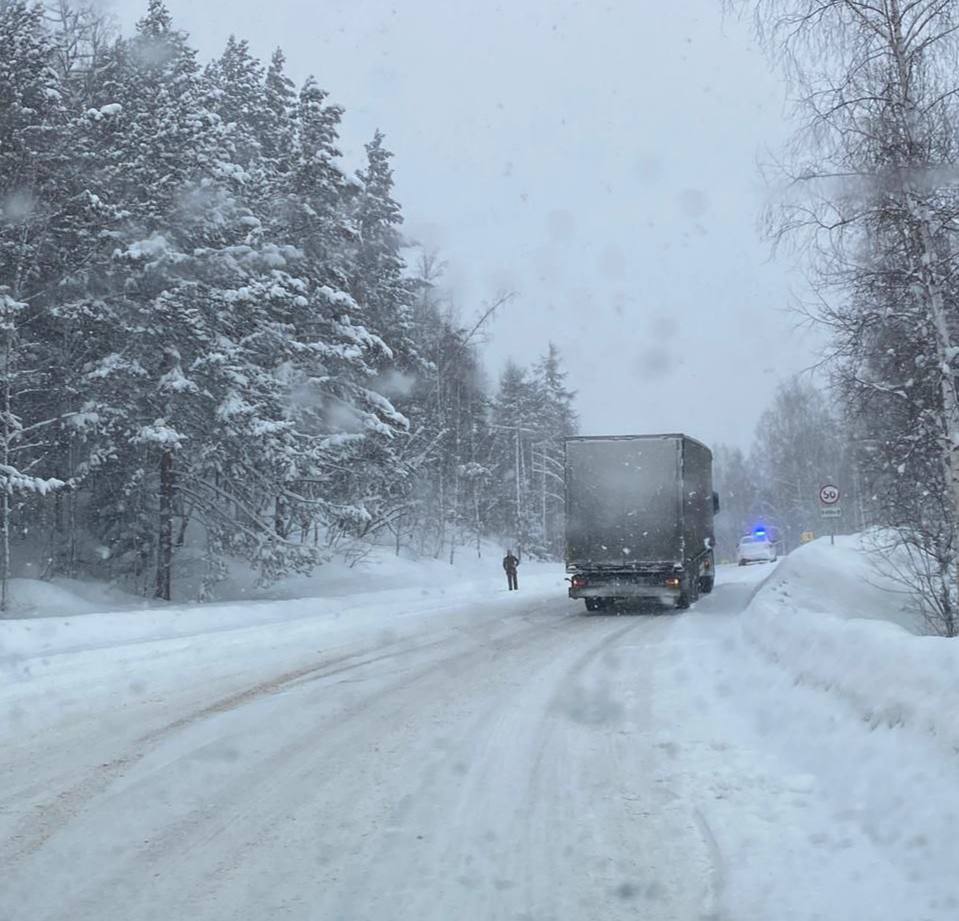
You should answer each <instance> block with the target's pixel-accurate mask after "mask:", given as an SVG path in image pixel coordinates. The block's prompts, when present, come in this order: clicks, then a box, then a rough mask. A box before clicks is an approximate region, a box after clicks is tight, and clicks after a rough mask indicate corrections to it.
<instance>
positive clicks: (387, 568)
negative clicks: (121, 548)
mask: <svg viewBox="0 0 959 921" xmlns="http://www.w3.org/2000/svg"><path fill="white" fill-rule="evenodd" d="M254 579H255V576H254V574H250V575H249V579H248V580H247V582H246V583H243V582H241V581H234V583H233V584H232V585H231V586H230V587H229V589H230V595H232V598H233V599H235V600H222V601H216V602H211V603H208V604H197V603H195V602H188V603H173V604H165V603H163V602H155V601H152V600H147V599H143V598H140V597H137V596H134V595H129V594H126V593H124V592H121V591H119V590H117V589H114V588H111V587H109V586H106V585H103V584H101V583H96V582H81V581H76V580H68V579H58V580H55V581H53V582H43V581H40V580H34V579H14V580H11V584H10V598H11V606H10V614H11V615H12V616H10V617H8V618H6V619H0V670H2V667H3V665H4V664H9V663H10V662H11V661H16V660H18V659H22V658H30V657H33V656H51V655H58V654H61V653H67V652H79V651H84V650H94V649H104V648H108V647H115V646H124V645H129V644H142V643H151V642H156V641H163V640H174V639H183V638H186V637H192V636H199V635H203V634H208V633H221V632H224V631H243V630H248V629H250V628H257V627H269V626H270V625H278V624H289V625H293V624H295V623H296V622H303V621H310V622H312V623H311V624H310V625H309V630H310V631H311V632H315V631H316V630H317V629H322V630H324V631H327V632H329V631H334V632H338V631H340V630H342V629H343V628H344V627H345V626H346V624H347V622H348V623H349V625H350V628H351V629H356V628H357V627H361V626H363V625H364V624H366V625H367V626H375V625H383V624H393V625H395V624H396V622H397V621H398V620H400V619H401V618H403V617H406V616H410V615H416V616H422V615H424V614H430V613H437V612H440V611H442V610H444V609H449V608H450V607H456V606H461V605H462V604H463V603H465V602H475V601H478V600H483V599H486V600H490V599H492V598H493V597H495V596H497V595H498V594H500V593H501V592H502V593H503V594H504V595H505V593H506V580H505V578H504V576H503V573H502V568H501V564H500V560H499V557H498V556H496V555H495V553H494V550H493V549H490V552H489V553H486V554H485V555H484V556H483V558H481V559H477V557H476V556H475V553H474V554H470V555H468V554H465V553H464V554H463V556H462V557H461V558H460V559H459V560H458V561H457V563H456V565H454V566H451V565H449V563H446V562H442V561H437V560H419V561H414V560H409V559H404V558H401V557H397V556H395V555H394V554H392V553H390V552H388V551H377V552H374V553H372V554H371V555H370V556H369V557H368V558H367V559H365V560H363V561H361V562H360V563H358V564H356V565H354V566H352V567H350V566H347V565H345V564H342V563H333V564H329V565H327V566H323V567H321V568H320V569H318V570H317V571H316V573H315V574H314V575H312V576H309V577H306V576H300V577H293V578H290V579H287V580H284V581H283V582H281V583H279V584H277V585H274V586H271V587H270V588H267V589H256V588H254V587H253V582H254ZM520 587H521V591H520V592H519V593H518V594H516V595H515V596H514V597H515V599H516V600H517V601H519V600H520V599H522V598H524V597H525V598H527V599H528V598H529V595H530V594H531V593H536V592H543V591H546V592H548V593H549V594H556V596H557V597H563V595H564V594H565V591H564V589H565V585H564V582H563V573H562V567H561V566H559V565H558V564H555V563H552V564H547V563H537V562H533V561H528V562H525V563H524V564H523V565H522V566H521V568H520ZM367 622H368V623H367Z"/></svg>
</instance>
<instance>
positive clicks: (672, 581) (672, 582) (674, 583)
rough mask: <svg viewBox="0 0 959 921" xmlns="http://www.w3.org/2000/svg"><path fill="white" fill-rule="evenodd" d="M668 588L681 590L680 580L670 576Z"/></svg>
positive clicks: (667, 582) (667, 581)
mask: <svg viewBox="0 0 959 921" xmlns="http://www.w3.org/2000/svg"><path fill="white" fill-rule="evenodd" d="M666 587H667V588H679V579H677V578H676V577H675V576H670V577H669V578H668V579H667V580H666Z"/></svg>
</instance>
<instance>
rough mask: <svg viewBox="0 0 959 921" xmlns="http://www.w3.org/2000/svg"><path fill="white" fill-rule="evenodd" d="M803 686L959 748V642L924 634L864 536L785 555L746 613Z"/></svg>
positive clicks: (870, 717)
mask: <svg viewBox="0 0 959 921" xmlns="http://www.w3.org/2000/svg"><path fill="white" fill-rule="evenodd" d="M742 625H743V631H744V634H745V636H746V638H747V639H748V640H749V641H750V642H751V643H752V644H754V645H755V646H756V647H758V648H759V649H760V650H761V651H762V652H763V654H764V655H765V656H766V657H767V658H769V659H770V660H772V661H774V662H775V663H777V664H778V665H779V666H780V667H782V668H784V669H786V670H787V672H788V673H789V674H790V676H791V677H792V678H793V680H794V681H795V682H796V683H797V684H803V685H807V686H811V687H814V688H818V689H820V690H824V691H827V692H829V693H830V694H832V695H834V696H836V697H837V698H840V699H841V700H842V701H843V702H844V704H845V705H847V706H849V707H852V708H853V709H854V710H855V712H856V714H857V715H858V716H859V717H860V718H861V719H862V720H863V721H865V722H866V723H868V724H869V726H870V727H872V728H877V727H880V726H886V727H889V728H897V727H904V728H907V729H912V730H916V731H919V732H922V733H925V734H927V735H929V736H931V737H933V738H934V739H935V740H936V741H937V742H939V743H940V744H942V745H945V746H946V747H947V749H948V750H949V751H950V752H952V753H959V710H957V708H956V707H955V701H956V699H957V696H956V695H957V692H959V641H957V640H948V639H942V638H939V637H931V636H917V635H915V634H913V633H911V632H909V630H908V629H907V628H908V627H910V626H913V625H914V622H913V621H912V619H911V618H910V617H909V615H908V614H907V613H905V611H904V598H903V595H902V594H901V592H897V591H895V589H894V586H893V585H892V583H890V582H888V581H887V580H884V579H883V577H882V576H881V574H880V573H879V572H877V570H876V569H875V567H874V565H873V562H872V559H871V558H870V557H868V556H867V554H866V553H865V551H864V550H863V548H862V545H861V543H860V541H859V539H858V538H856V537H849V538H842V539H837V544H836V546H835V547H832V546H830V545H829V542H828V541H826V540H819V541H816V542H814V543H812V544H809V545H807V546H805V547H803V548H801V549H799V550H798V551H796V552H795V553H793V554H791V555H790V556H789V557H787V558H786V559H785V560H784V561H783V562H782V563H781V564H780V566H779V568H778V569H777V570H776V571H775V572H774V573H773V575H772V576H771V577H770V578H769V579H768V580H767V581H766V582H765V583H764V584H763V586H762V587H761V588H760V590H759V591H758V592H757V594H756V596H755V597H754V598H753V600H752V602H751V603H750V605H749V607H748V608H747V610H746V612H745V615H744V617H743V619H742Z"/></svg>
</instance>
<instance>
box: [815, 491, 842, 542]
mask: <svg viewBox="0 0 959 921" xmlns="http://www.w3.org/2000/svg"><path fill="white" fill-rule="evenodd" d="M840 495H841V494H840V492H839V487H838V486H833V484H832V483H826V484H825V485H823V486H820V487H819V504H820V509H819V512H820V514H821V515H822V517H823V518H828V519H829V543H830V544H831V545H832V546H835V545H836V519H837V518H841V517H842V508H841V507H840V505H839V498H840Z"/></svg>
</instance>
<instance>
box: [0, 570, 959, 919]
mask: <svg viewBox="0 0 959 921" xmlns="http://www.w3.org/2000/svg"><path fill="white" fill-rule="evenodd" d="M770 572H771V569H770V568H768V567H757V568H749V569H747V570H745V571H740V570H736V569H727V570H725V571H723V572H722V573H721V579H720V584H719V585H718V586H717V590H716V592H715V593H714V594H713V595H712V596H710V597H709V598H704V599H703V600H702V601H700V603H699V604H697V606H696V607H695V609H694V610H693V611H690V612H688V613H686V614H684V615H682V616H674V615H658V616H651V615H644V616H627V617H617V616H591V617H587V616H584V615H583V612H582V611H581V608H580V606H579V605H578V604H574V603H572V602H568V601H567V600H565V599H564V598H563V597H562V594H561V589H560V588H559V587H558V584H557V580H556V578H555V577H550V578H549V579H544V580H541V581H540V582H539V583H536V581H535V580H531V585H530V588H529V589H528V590H526V591H525V593H520V594H518V595H512V596H510V595H506V593H504V592H501V593H499V594H497V595H496V596H494V597H491V598H490V599H489V600H487V601H477V600H475V599H473V600H469V599H468V597H467V596H465V595H464V596H460V597H451V598H448V599H447V600H446V602H445V603H444V604H436V603H430V604H426V603H423V604H420V605H419V606H417V604H416V603H415V602H413V601H410V602H409V603H408V605H407V608H406V609H405V611H406V613H405V615H404V616H396V617H392V618H390V619H389V620H388V621H387V620H384V619H383V618H382V617H380V618H377V617H376V616H375V614H374V613H372V611H370V612H367V613H366V615H363V614H357V616H356V617H355V618H354V619H353V620H351V621H350V622H349V623H348V624H343V623H342V622H341V621H336V623H335V624H334V623H332V622H331V621H330V619H329V618H328V617H317V618H311V617H310V616H308V614H304V615H303V616H300V617H297V618H295V619H290V620H282V619H280V620H275V619H273V618H272V617H266V618H264V620H265V621H266V622H264V623H261V624H259V625H254V626H242V627H241V626H239V625H236V624H234V625H233V628H232V629H227V628H226V627H224V626H223V625H222V624H221V625H220V627H219V628H217V629H215V630H214V629H211V630H210V631H209V632H205V633H200V634H198V635H193V636H185V635H175V636H164V637H156V636H153V637H149V636H146V637H140V638H139V639H136V640H129V638H128V641H127V642H125V643H124V644H123V645H119V646H116V647H110V648H93V649H87V648H83V647H82V644H81V648H62V649H60V650H59V651H57V649H53V650H52V652H51V653H50V654H48V655H45V656H43V657H39V656H38V657H33V658H30V657H27V656H25V655H23V654H21V657H20V658H19V659H18V660H17V663H16V669H13V668H11V669H10V671H11V672H13V671H16V672H17V674H20V675H21V680H19V681H16V682H13V683H12V684H8V685H7V687H5V688H4V689H3V691H2V697H0V701H2V703H3V704H4V707H5V708H7V710H8V712H9V713H11V714H13V716H12V718H11V720H10V721H9V722H8V723H5V724H4V728H5V736H9V738H5V741H4V745H3V747H2V750H0V879H2V880H3V884H2V891H0V919H2V921H54V919H57V921H59V919H66V918H69V919H71V921H84V919H90V921H93V919H96V921H121V919H122V921H147V919H150V921H154V919H155V921H178V919H184V921H186V919H190V921H213V919H216V921H228V919H229V921H232V919H242V921H266V919H282V918H293V919H304V921H305V919H310V921H313V919H317V921H326V919H331V921H333V919H336V921H365V919H377V921H387V919H388V921H402V919H410V921H413V919H415V921H427V919H435V921H454V919H455V921H474V919H475V921H480V919H482V921H487V919H489V921H492V919H503V921H506V919H510V921H513V919H516V921H518V919H526V921H547V919H555V921H566V919H570V921H573V919H593V918H596V919H599V918H602V919H604V921H609V919H618V918H638V917H639V918H644V919H649V921H654V919H682V921H685V919H690V921H694V919H725V921H753V919H755V921H760V919H762V921H771V919H776V921H787V919H810V921H811V919H813V918H820V919H836V921H839V919H847V918H853V917H861V918H869V919H871V921H883V919H888V921H911V919H917V921H918V919H923V918H936V919H938V918H945V917H954V916H955V914H959V907H957V905H959V903H953V905H952V909H953V911H954V912H955V914H952V915H950V914H948V911H949V909H950V904H949V901H948V900H949V899H950V898H951V897H952V896H953V895H954V893H951V892H950V891H949V883H948V881H947V880H942V879H939V877H938V876H936V875H935V872H932V876H931V877H926V876H923V874H922V873H921V872H919V873H917V872H916V871H915V869H914V868H912V867H910V866H908V865H906V864H904V863H903V862H902V861H901V860H900V859H899V853H900V852H899V850H897V848H899V847H900V845H901V842H893V843H892V844H890V843H889V842H888V841H886V840H885V839H884V837H883V835H882V834H878V833H876V832H875V829H873V828H872V826H871V825H870V822H869V814H868V811H864V810H863V807H862V802H860V801H851V800H849V801H847V799H846V797H847V793H846V792H845V791H844V790H843V789H842V782H841V780H837V777H839V776H840V775H841V773H842V770H843V766H841V765H837V763H836V762H837V757H838V756H837V753H836V751H835V750H834V748H835V738H834V735H833V736H828V733H827V734H824V741H825V740H827V736H828V738H831V739H832V742H831V743H830V745H825V746H824V748H823V754H822V756H821V757H820V756H819V755H817V742H816V739H815V738H812V739H811V738H810V737H809V736H806V737H804V739H803V740H800V741H801V742H802V743H803V744H801V745H800V746H798V747H797V745H796V744H795V743H796V742H797V740H796V738H795V730H794V728H790V727H789V726H785V725H777V724H776V720H775V716H773V717H772V719H770V714H771V713H772V714H775V713H777V712H779V713H782V714H784V715H788V714H791V713H793V712H796V711H802V712H804V711H805V710H806V709H807V708H808V707H811V708H812V710H813V712H815V713H817V714H819V717H818V719H817V720H816V721H813V722H814V723H815V724H819V723H821V722H822V721H823V720H825V721H826V722H827V723H829V722H830V721H831V726H832V729H833V730H835V727H836V721H837V720H838V721H840V723H842V721H843V720H845V721H846V722H845V723H842V728H843V738H846V739H848V738H849V735H848V734H850V733H851V734H852V741H851V743H850V744H851V745H852V746H853V748H854V749H855V750H857V751H859V752H860V754H861V752H862V751H863V749H862V748H861V744H862V745H867V748H868V744H871V743H869V742H868V739H867V736H868V732H869V730H868V727H863V726H862V725H861V724H859V723H857V720H856V719H855V718H854V717H853V716H849V715H847V714H844V713H842V712H841V711H840V710H838V709H835V708H833V709H830V707H831V706H832V705H831V704H830V703H829V702H827V701H823V700H822V699H820V698H821V697H822V695H820V697H819V698H815V692H814V691H812V690H809V689H805V688H802V687H796V686H795V684H794V683H792V682H789V681H782V680H780V677H781V676H780V674H779V671H778V670H776V669H775V667H774V666H773V665H772V664H770V663H768V662H764V661H763V660H762V656H761V654H760V653H759V652H757V651H756V650H752V649H747V648H745V647H746V645H748V641H747V640H746V639H744V637H743V635H742V631H741V630H740V628H739V625H738V620H739V615H740V613H741V612H742V610H743V609H744V608H745V606H746V604H747V602H748V600H749V598H750V596H751V595H752V593H753V592H754V591H755V589H756V585H757V582H758V580H759V579H760V578H761V577H763V576H766V575H768V574H769V573H770ZM299 604H300V605H302V604H303V602H299ZM371 604H372V603H371ZM767 671H768V674H767ZM23 676H26V677H23ZM763 695H771V696H763ZM777 695H778V696H777ZM804 695H807V696H808V700H807V697H806V696H804ZM8 726H19V730H18V731H16V732H10V733H7V731H6V729H7V727H8ZM807 731H808V732H815V731H816V730H815V728H813V729H811V730H810V729H809V728H808V727H806V726H803V732H807ZM857 733H860V734H864V735H863V739H866V740H867V741H866V742H863V740H862V739H859V737H858V736H857V735H856V734H857ZM874 741H875V743H876V745H877V746H878V747H877V748H875V751H874V754H875V755H876V757H881V756H883V749H882V746H883V745H886V744H888V740H878V739H877V740H874ZM830 746H831V747H830ZM870 751H871V750H870ZM917 757H919V756H917ZM917 763H918V762H917ZM922 763H928V762H925V761H923V762H922ZM844 767H845V768H847V769H849V770H850V771H851V770H853V767H852V766H849V765H846V766H844ZM953 769H954V766H952V767H946V768H944V769H943V770H944V771H945V772H946V773H945V774H944V775H943V777H939V778H937V777H933V778H931V781H930V782H934V783H938V782H939V781H940V780H943V781H945V780H946V779H947V777H946V775H947V774H948V772H949V771H950V770H953ZM929 780H930V778H928V777H927V781H929ZM837 790H838V792H837ZM861 792H862V791H860V793H861ZM925 792H926V793H927V794H928V793H929V790H928V789H927V790H926V791H925ZM848 795H849V796H852V795H853V794H852V793H850V794H848ZM957 803H959V800H957V798H956V796H955V795H953V798H952V799H951V800H947V801H945V802H943V801H940V802H939V807H940V809H945V810H946V812H947V813H948V811H949V810H950V809H952V808H954V807H955V806H956V805H957ZM929 843H934V842H927V844H929Z"/></svg>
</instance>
